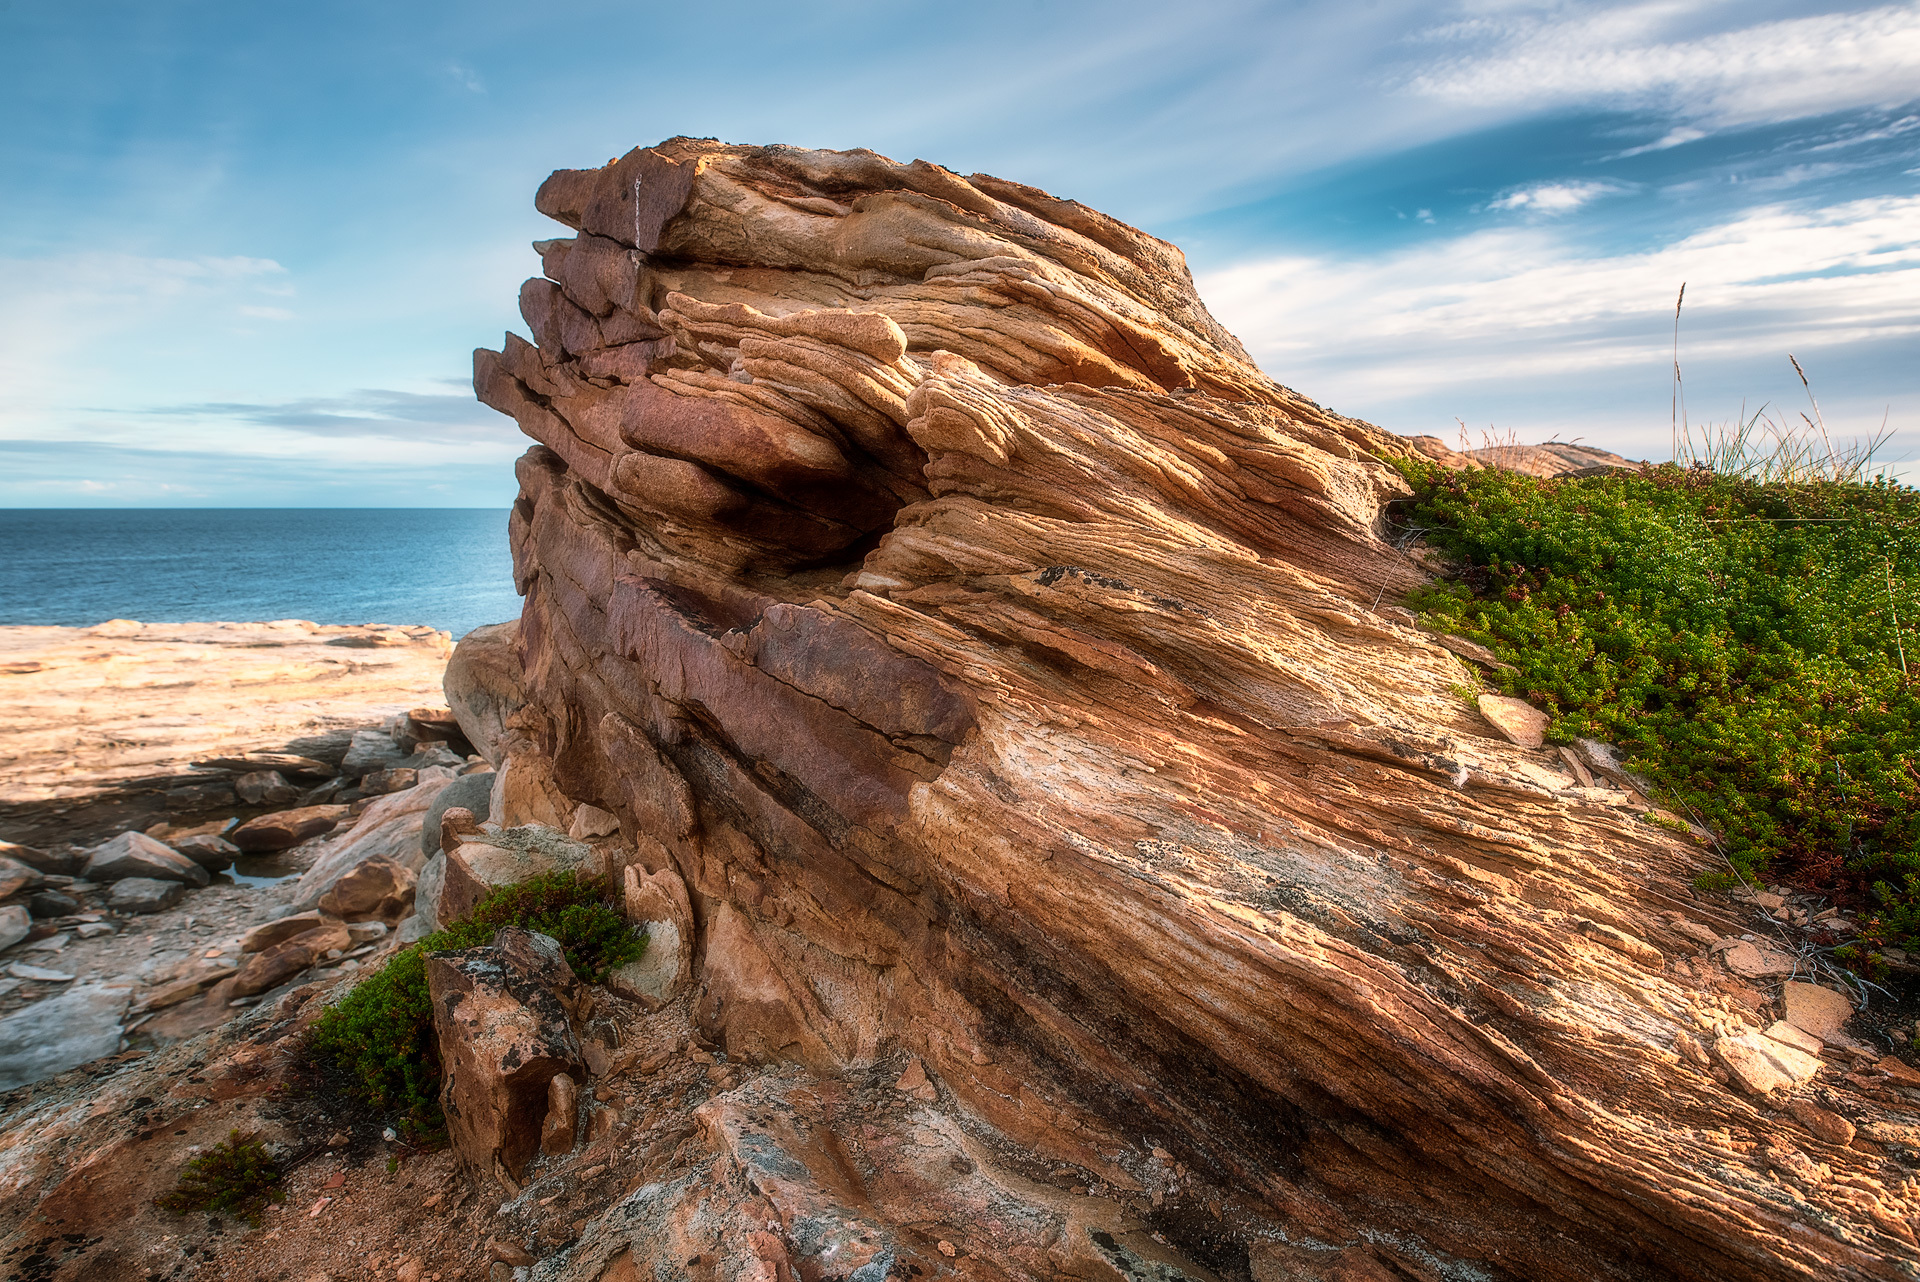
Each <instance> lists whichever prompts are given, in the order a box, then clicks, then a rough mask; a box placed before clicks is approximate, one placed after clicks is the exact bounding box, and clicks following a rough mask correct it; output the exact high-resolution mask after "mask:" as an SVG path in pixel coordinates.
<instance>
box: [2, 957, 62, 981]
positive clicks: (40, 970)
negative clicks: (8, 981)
mask: <svg viewBox="0 0 1920 1282" xmlns="http://www.w3.org/2000/svg"><path fill="white" fill-rule="evenodd" d="M7 974H9V975H11V976H13V977H14V978H15V979H24V980H28V981H30V982H32V983H36V984H67V983H71V982H72V981H73V976H72V975H68V974H66V973H64V972H62V971H57V970H48V969H46V968H45V967H44V966H29V965H28V964H27V963H25V962H15V963H14V964H13V965H11V966H9V967H7Z"/></svg>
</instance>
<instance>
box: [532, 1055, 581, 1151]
mask: <svg viewBox="0 0 1920 1282" xmlns="http://www.w3.org/2000/svg"><path fill="white" fill-rule="evenodd" d="M579 1112H580V1088H579V1087H578V1086H576V1085H575V1084H574V1080H573V1079H572V1078H571V1077H569V1076H567V1075H566V1074H565V1073H555V1074H554V1075H553V1078H552V1080H550V1081H549V1082H548V1083H547V1116H546V1120H545V1121H543V1122H542V1123H541V1124H540V1151H541V1152H542V1153H545V1154H547V1155H548V1156H550V1157H557V1156H559V1155H560V1154H562V1153H571V1152H573V1145H574V1139H575V1132H576V1128H577V1126H578V1122H579Z"/></svg>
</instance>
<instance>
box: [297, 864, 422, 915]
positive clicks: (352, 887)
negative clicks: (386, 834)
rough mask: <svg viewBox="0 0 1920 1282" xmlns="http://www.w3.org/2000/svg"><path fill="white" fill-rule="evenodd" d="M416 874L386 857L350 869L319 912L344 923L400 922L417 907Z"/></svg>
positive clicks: (325, 900)
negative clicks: (415, 893)
mask: <svg viewBox="0 0 1920 1282" xmlns="http://www.w3.org/2000/svg"><path fill="white" fill-rule="evenodd" d="M413 883H414V876H413V873H411V872H409V871H408V870H407V869H406V868H405V867H403V866H402V865H401V864H399V863H397V862H396V861H394V860H392V859H389V858H387V857H386V856H385V855H375V856H373V857H372V858H370V859H367V860H364V861H362V862H361V863H359V864H356V865H355V866H354V867H352V868H350V869H348V870H347V871H346V872H345V873H344V874H342V875H341V877H340V879H339V880H338V881H336V882H334V883H333V886H332V888H331V889H330V890H328V891H327V893H326V894H324V895H322V896H320V905H319V911H320V912H321V913H322V914H324V915H326V916H329V917H338V918H339V919H341V920H342V921H369V920H374V919H378V920H381V921H389V922H391V921H398V920H400V918H402V917H404V916H406V915H407V910H408V908H409V907H410V906H411V905H412V903H413Z"/></svg>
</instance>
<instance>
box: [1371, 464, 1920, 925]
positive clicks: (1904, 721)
mask: <svg viewBox="0 0 1920 1282" xmlns="http://www.w3.org/2000/svg"><path fill="white" fill-rule="evenodd" d="M1401 466H1402V469H1403V471H1405V473H1406V475H1407V477H1408V479H1409V481H1410V482H1411V483H1412V484H1413V486H1414V488H1415V490H1416V491H1417V493H1416V495H1415V497H1414V498H1413V499H1412V500H1411V501H1409V502H1407V503H1405V504H1403V505H1402V508H1403V510H1402V512H1401V519H1403V520H1405V521H1406V522H1407V523H1408V524H1410V525H1411V526H1412V527H1414V528H1416V529H1420V530H1422V531H1423V532H1424V533H1425V536H1426V538H1427V539H1428V541H1429V542H1430V543H1432V544H1433V545H1435V546H1436V547H1438V548H1439V549H1441V550H1442V551H1444V552H1446V553H1448V554H1449V555H1450V556H1452V557H1453V558H1455V560H1456V562H1457V563H1458V566H1457V573H1456V575H1455V577H1454V579H1453V581H1451V582H1446V583H1441V584H1439V585H1436V586H1434V587H1432V588H1429V589H1427V590H1425V591H1423V592H1421V593H1419V594H1417V596H1416V597H1415V598H1414V599H1413V600H1412V601H1411V602H1410V603H1409V604H1411V605H1412V606H1413V607H1414V608H1416V609H1418V610H1420V611H1422V612H1423V613H1424V615H1425V617H1426V619H1427V620H1428V622H1430V623H1431V624H1432V625H1433V626H1435V627H1437V628H1439V629H1441V630H1443V631H1447V632H1453V633H1458V634H1460V635H1462V636H1465V637H1468V638H1470V639H1472V640H1474V641H1478V642H1480V643H1481V644H1482V645H1485V646H1487V647H1488V648H1490V649H1492V650H1493V651H1494V652H1495V653H1497V654H1498V655H1499V656H1500V657H1501V658H1502V659H1504V660H1506V661H1507V662H1509V663H1511V664H1513V665H1514V670H1513V671H1510V672H1497V673H1494V674H1492V678H1493V679H1494V680H1495V681H1497V682H1498V684H1499V686H1500V687H1501V689H1502V690H1504V691H1505V692H1506V693H1508V694H1512V695H1518V696H1520V697H1522V698H1526V699H1528V700H1531V701H1532V702H1534V703H1535V704H1536V705H1538V706H1539V707H1541V708H1543V709H1545V710H1546V711H1547V712H1548V713H1549V714H1551V716H1552V718H1553V722H1552V725H1551V727H1550V728H1549V731H1548V733H1549V735H1550V737H1552V738H1554V739H1557V740H1560V741H1562V742H1564V741H1566V740H1567V739H1570V738H1573V737H1575V736H1592V737H1595V738H1600V739H1605V740H1608V741H1610V742H1613V743H1615V744H1618V745H1620V746H1621V748H1622V749H1623V750H1625V752H1626V753H1627V754H1628V764H1629V765H1630V766H1631V767H1632V768H1633V769H1635V770H1638V771H1640V772H1642V773H1644V774H1645V775H1647V776H1648V777H1649V778H1650V779H1651V780H1652V781H1653V782H1654V783H1655V784H1657V785H1659V786H1660V787H1661V788H1663V789H1664V790H1666V791H1667V792H1669V793H1670V794H1671V795H1672V797H1673V798H1674V799H1675V800H1676V801H1677V802H1678V803H1679V804H1680V806H1681V807H1682V808H1684V809H1685V810H1687V811H1689V812H1691V813H1692V814H1693V815H1694V816H1695V817H1697V818H1699V819H1700V820H1701V821H1702V822H1704V823H1705V824H1707V825H1708V826H1709V827H1710V828H1711V829H1713V830H1714V831H1715V832H1716V833H1717V834H1718V835H1719V837H1720V841H1721V846H1722V848H1723V849H1724V851H1725V853H1726V854H1727V856H1728V858H1729V860H1730V861H1731V863H1732V865H1733V866H1734V868H1736V869H1738V870H1739V872H1740V874H1741V875H1742V876H1744V877H1746V878H1748V879H1753V878H1756V877H1758V876H1759V875H1761V873H1762V872H1763V870H1764V871H1766V872H1767V873H1768V874H1769V875H1771V876H1773V877H1775V878H1776V879H1778V878H1786V879H1789V880H1792V881H1794V882H1796V883H1798V884H1801V885H1804V886H1807V887H1810V888H1815V889H1821V890H1826V891H1829V892H1832V893H1837V894H1841V895H1847V896H1851V897H1853V899H1854V902H1855V903H1856V905H1857V906H1859V907H1860V908H1861V910H1862V911H1863V913H1864V917H1863V925H1864V926H1865V927H1866V939H1867V941H1868V942H1870V943H1871V942H1884V943H1896V942H1905V941H1909V940H1912V939H1914V938H1915V937H1916V936H1920V763H1916V756H1917V755H1920V699H1916V696H1915V690H1914V686H1913V683H1912V682H1911V681H1910V680H1909V677H1908V670H1907V669H1908V663H1909V662H1910V661H1912V662H1915V663H1920V649H1916V650H1915V652H1914V653H1912V654H1911V655H1910V654H1909V653H1908V647H1907V646H1906V644H1905V636H1906V634H1907V632H1908V630H1909V629H1911V628H1912V627H1913V625H1914V624H1915V623H1920V593H1916V591H1915V590H1914V581H1913V579H1912V577H1911V576H1912V574H1913V572H1914V571H1915V570H1920V492H1916V491H1915V490H1913V489H1909V488H1907V487H1904V486H1900V485H1897V484H1892V483H1889V482H1887V481H1885V480H1883V479H1876V480H1871V481H1858V480H1852V481H1849V480H1838V481H1836V480H1833V479H1826V480H1813V481H1809V480H1805V479H1789V480H1779V479H1773V480H1765V479H1756V478H1755V476H1754V475H1752V474H1749V475H1720V474H1716V473H1715V472H1714V471H1711V470H1709V469H1707V468H1704V467H1694V468H1680V467H1676V466H1674V465H1671V464H1669V465H1666V466H1664V467H1659V468H1655V469H1652V470H1651V471H1649V472H1646V473H1641V474H1629V473H1614V474H1610V475H1605V476H1588V477H1564V478H1558V479H1554V480H1540V479H1537V478H1534V477H1528V476H1520V475H1516V474H1513V473H1509V472H1501V471H1493V470H1478V471H1471V472H1463V473H1453V472H1447V471H1445V470H1443V469H1441V468H1439V467H1437V466H1434V465H1431V464H1428V463H1426V462H1424V461H1412V462H1406V463H1403V464H1402V465H1401ZM1803 471H1804V469H1803Z"/></svg>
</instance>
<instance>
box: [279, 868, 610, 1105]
mask: <svg viewBox="0 0 1920 1282" xmlns="http://www.w3.org/2000/svg"><path fill="white" fill-rule="evenodd" d="M503 926H518V927H521V928H522V929H525V930H532V931H538V932H539V933H540V934H543V935H550V936H552V937H553V938H554V939H555V940H556V941H558V942H559V944H560V947H561V950H562V951H563V952H564V953H565V955H566V959H567V964H568V965H569V966H571V967H572V968H573V972H574V974H576V975H578V976H579V977H580V978H581V979H582V980H584V981H586V982H587V983H599V982H600V981H601V980H603V979H605V978H606V976H607V974H608V972H609V971H612V970H616V969H618V968H619V967H621V966H624V965H626V964H627V963H628V962H630V961H633V960H635V959H636V958H638V957H639V956H640V955H641V954H642V952H644V951H645V949H646V944H647V937H646V936H645V935H644V934H640V933H638V932H636V931H635V930H633V929H632V928H631V927H629V926H628V925H627V923H626V921H625V919H624V918H622V917H621V915H620V912H619V910H618V909H617V908H615V907H614V906H613V904H612V903H611V902H610V900H609V895H608V890H607V887H606V883H605V882H604V881H602V880H601V879H600V878H597V877H587V876H582V875H580V874H579V873H575V872H550V873H542V874H540V875H538V876H535V877H531V878H529V879H527V880H526V881H523V882H519V883H517V884H515V885H511V886H502V887H500V888H498V889H496V890H494V891H493V892H491V893H490V894H488V895H487V897H486V898H484V899H482V900H481V901H480V902H479V903H478V904H477V905H475V906H474V909H473V911H472V912H471V913H469V914H468V915H467V916H466V917H465V918H463V919H461V920H460V921H457V922H454V923H453V924H452V925H450V926H447V927H446V928H445V929H443V930H439V931H436V932H435V933H433V934H431V935H428V936H427V937H426V938H425V939H422V940H420V941H419V942H418V943H415V944H412V945H410V946H408V947H406V948H404V949H402V950H400V951H399V952H398V953H396V954H394V955H393V957H392V958H390V959H389V960H388V961H387V964H386V965H385V966H383V967H381V968H380V970H379V971H377V972H375V973H374V974H372V975H369V976H368V977H367V978H365V979H363V980H361V981H360V983H359V984H357V985H356V986H355V987H354V988H353V990H352V991H351V992H349V993H348V994H347V995H346V996H344V997H342V998H341V999H340V1000H339V1001H338V1002H337V1003H335V1004H334V1005H333V1006H332V1007H330V1008H329V1009H328V1010H327V1012H326V1013H325V1014H323V1015H322V1016H320V1018H319V1019H318V1020H316V1021H315V1022H314V1025H313V1029H312V1032H311V1034H310V1035H309V1037H308V1041H307V1049H308V1052H309V1053H310V1055H311V1056H312V1057H313V1058H314V1059H315V1060H316V1061H317V1062H318V1063H319V1064H321V1065H322V1066H325V1067H330V1068H332V1069H333V1070H334V1071H335V1072H336V1073H338V1074H340V1075H341V1077H343V1078H344V1085H345V1089H346V1091H347V1093H348V1094H350V1095H351V1096H353V1097H354V1098H356V1099H358V1100H360V1101H361V1102H364V1103H366V1104H368V1105H371V1106H372V1107H373V1108H375V1109H376V1110H378V1111H379V1112H380V1113H381V1114H382V1115H385V1116H391V1117H395V1118H396V1120H397V1122H398V1124H399V1125H400V1127H401V1128H402V1129H403V1130H406V1131H408V1132H410V1133H413V1134H416V1135H426V1134H431V1133H433V1132H435V1131H438V1130H439V1129H440V1128H441V1126H442V1123H443V1119H442V1117H441V1113H440V1101H439V1089H440V1059H439V1055H438V1053H437V1052H436V1050H435V1046H434V1037H433V1008H432V1005H431V1004H430V1002H429V1001H428V998H427V954H428V953H433V952H441V951H445V950H449V949H459V948H473V947H476V946H477V945H480V944H485V943H489V942H491V941H492V939H493V937H494V934H495V932H497V931H498V930H499V929H500V928H501V927H503Z"/></svg>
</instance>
